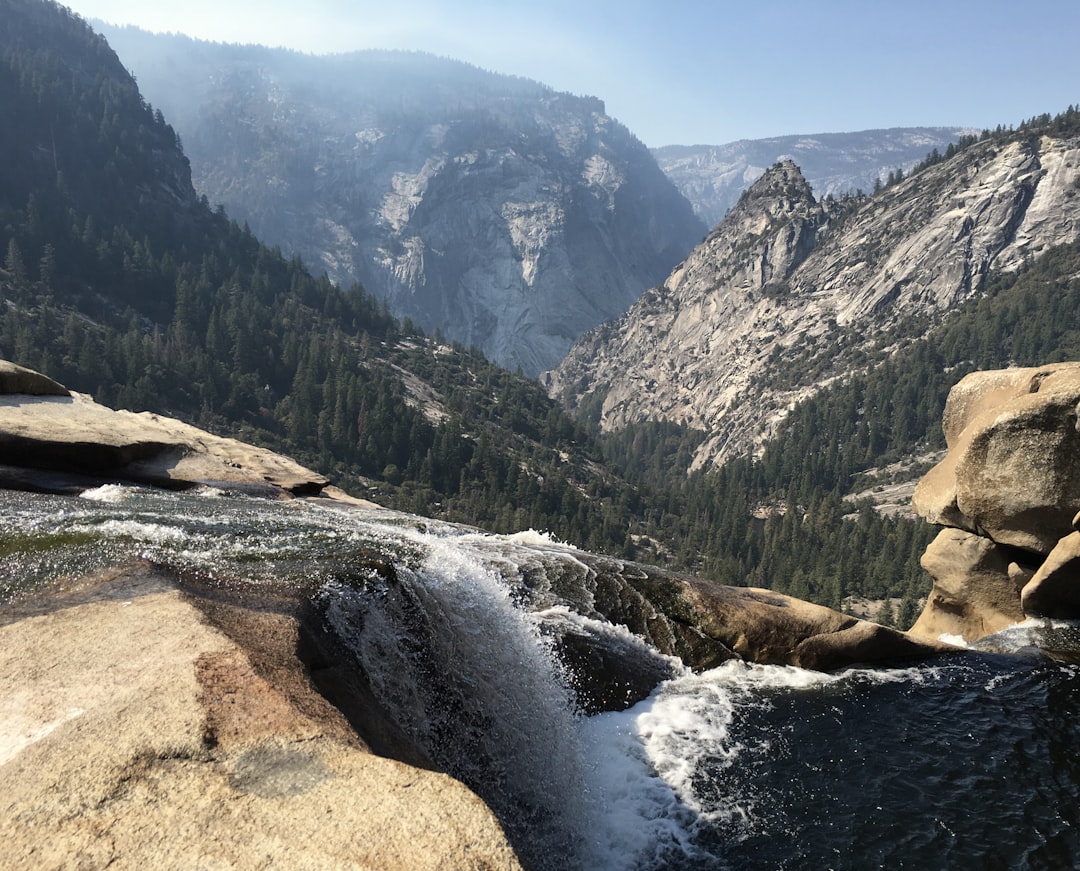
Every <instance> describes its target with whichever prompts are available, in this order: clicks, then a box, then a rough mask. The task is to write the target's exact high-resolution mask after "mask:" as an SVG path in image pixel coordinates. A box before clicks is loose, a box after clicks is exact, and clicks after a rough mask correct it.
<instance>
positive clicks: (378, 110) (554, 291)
mask: <svg viewBox="0 0 1080 871" xmlns="http://www.w3.org/2000/svg"><path fill="white" fill-rule="evenodd" d="M105 33H106V35H107V36H108V38H109V40H110V42H111V43H112V44H113V45H114V46H115V47H116V49H117V51H118V52H119V54H120V56H121V57H122V59H123V60H124V62H125V63H127V64H129V65H131V66H132V67H133V68H134V70H135V71H136V73H137V74H138V77H139V83H140V86H141V87H142V89H143V91H144V93H145V94H146V95H147V97H148V99H150V100H151V101H152V102H153V103H154V104H155V105H157V106H160V107H161V108H162V109H163V110H164V111H165V114H166V115H167V117H169V118H170V119H171V120H172V121H173V123H174V124H175V125H176V127H177V129H178V130H179V131H180V133H181V135H182V136H183V140H184V145H185V149H186V151H187V153H188V155H189V157H190V159H191V162H192V171H193V177H194V180H195V184H196V187H197V188H198V189H199V191H200V192H201V193H203V194H205V195H206V196H207V197H208V198H209V199H210V200H211V201H212V202H220V203H222V204H224V205H225V207H226V209H227V210H228V212H229V214H230V215H232V216H233V217H235V218H236V219H237V220H240V221H247V222H248V223H249V224H250V226H251V229H252V230H253V231H254V232H255V233H256V235H258V236H259V238H261V239H263V240H265V241H266V242H268V243H270V244H275V243H276V244H279V245H281V246H282V247H283V248H285V249H287V250H289V251H290V252H293V253H297V254H299V255H301V256H302V257H303V258H304V260H305V261H306V262H308V263H309V264H310V265H311V266H313V267H314V269H315V270H316V271H319V270H323V269H325V270H326V272H327V273H328V274H329V276H330V277H331V278H332V279H334V280H335V281H336V282H338V283H339V284H341V285H342V286H348V285H350V284H351V283H353V282H354V281H359V282H360V283H362V284H363V285H364V286H365V287H366V288H367V289H368V290H369V291H371V292H372V293H375V294H377V295H380V296H384V297H386V298H387V299H388V300H389V302H390V306H391V309H392V310H393V311H394V313H395V314H397V315H399V316H408V317H410V318H412V319H413V320H414V321H415V322H416V323H418V324H419V325H421V326H423V327H424V328H425V329H428V330H429V331H431V330H436V329H438V330H441V331H442V332H443V334H445V336H446V337H447V338H450V339H456V340H459V341H461V342H463V343H465V344H467V345H469V344H474V345H476V346H477V347H479V348H481V349H482V350H483V351H484V352H485V353H486V354H487V355H488V356H489V357H491V358H493V359H495V360H497V361H498V362H500V363H502V364H504V365H506V366H507V367H509V368H511V369H513V368H515V367H517V366H521V368H522V369H523V370H524V371H525V372H526V373H528V374H532V375H535V374H537V373H538V372H540V371H541V370H543V369H546V368H550V367H551V366H554V365H555V364H556V363H557V362H558V361H559V360H560V359H561V358H562V356H563V355H564V354H565V353H566V351H567V350H568V349H569V348H570V345H571V344H572V342H573V341H574V339H576V338H577V337H578V336H579V335H580V334H581V333H582V332H584V331H585V330H586V329H588V328H590V327H592V326H595V325H596V324H598V323H600V322H602V321H604V320H608V319H610V318H613V317H616V316H618V315H619V314H621V313H622V312H623V311H625V310H626V308H627V307H628V306H629V305H630V304H631V303H632V302H633V301H634V300H635V299H636V298H637V296H638V295H639V294H640V293H641V291H642V290H644V289H645V288H646V287H648V286H650V285H653V284H656V283H657V282H659V281H661V280H662V279H663V277H664V276H665V275H666V274H667V273H668V272H669V271H670V270H671V268H672V266H674V265H675V264H676V263H677V262H678V261H679V260H680V259H681V258H682V257H684V256H685V255H686V253H687V252H688V251H689V250H690V249H691V247H692V246H693V245H694V244H696V243H697V242H699V241H700V240H701V237H702V235H703V234H704V231H705V228H704V226H703V225H702V224H701V222H700V221H699V220H698V219H697V218H696V217H695V216H694V214H693V211H692V209H691V207H690V205H689V203H688V202H687V201H686V200H685V199H684V198H683V197H682V196H681V195H680V194H679V193H678V191H677V190H676V189H675V187H674V186H673V185H672V184H671V182H670V181H669V180H668V179H667V178H666V177H665V176H664V174H663V173H662V172H661V171H660V169H659V167H658V166H657V165H656V162H655V160H654V159H653V158H652V156H651V155H650V154H649V152H648V150H647V149H646V148H645V146H644V145H642V144H641V142H639V141H638V140H637V139H636V138H634V137H633V136H632V135H631V134H630V132H629V131H627V130H626V129H625V128H624V127H623V126H622V125H620V124H619V123H617V122H616V121H614V120H613V119H611V118H610V117H608V116H607V115H606V114H605V113H604V106H603V103H601V102H600V101H599V100H596V99H593V98H587V97H574V96H571V95H568V94H559V93H556V92H554V91H551V90H550V89H549V88H546V87H545V86H543V85H540V84H538V83H536V82H531V81H527V80H524V79H515V78H510V77H506V76H497V75H494V74H491V73H486V72H483V71H481V70H478V69H476V68H473V67H469V66H467V65H465V64H460V63H456V62H453V61H448V60H442V59H437V58H433V57H429V56H424V55H414V54H404V53H387V52H365V53H358V54H353V55H343V56H338V57H305V56H301V55H296V54H292V53H289V52H284V51H271V50H268V49H262V48H258V47H251V46H248V47H238V46H219V45H209V44H206V43H198V42H194V41H191V40H187V39H184V38H180V37H159V36H152V35H150V34H146V33H142V32H139V31H135V30H131V29H119V30H118V29H110V28H106V29H105Z"/></svg>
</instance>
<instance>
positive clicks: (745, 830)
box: [0, 488, 1080, 871]
mask: <svg viewBox="0 0 1080 871" xmlns="http://www.w3.org/2000/svg"><path fill="white" fill-rule="evenodd" d="M88 495H90V496H92V497H93V498H91V499H69V498H59V497H41V496H28V495H24V494H12V493H3V492H0V526H2V528H3V529H4V530H5V532H4V535H3V537H2V538H0V545H2V546H0V599H3V598H5V597H10V596H13V595H18V594H19V591H20V590H25V589H26V588H28V587H33V586H35V585H38V584H42V583H45V582H48V581H50V580H54V579H57V578H62V577H64V576H67V575H78V574H81V573H84V572H87V571H91V570H93V569H94V568H97V567H101V566H105V565H109V564H111V563H115V562H117V561H122V560H125V559H130V558H131V557H133V556H138V557H142V558H146V559H150V560H153V561H154V562H157V563H160V564H162V565H166V566H168V567H171V568H173V569H176V570H177V571H180V572H183V573H186V575H187V576H197V577H198V578H199V579H200V583H202V584H204V585H212V584H214V583H220V584H222V585H230V584H235V583H237V582H238V581H242V582H243V583H245V584H248V585H249V586H252V587H259V586H260V585H261V586H264V587H266V588H267V589H268V590H269V589H274V588H281V587H290V586H295V587H302V588H303V589H305V590H314V591H316V592H317V595H319V596H321V597H322V598H323V601H324V602H325V603H326V614H327V620H328V621H329V622H330V623H331V624H333V627H334V629H335V631H336V632H337V634H338V635H339V637H341V638H342V639H343V640H345V641H346V642H347V643H348V644H349V647H350V649H351V651H352V655H353V656H354V657H355V661H356V666H357V667H358V668H363V669H364V670H365V672H366V673H367V674H368V676H369V678H370V680H371V683H372V686H373V687H374V688H375V689H376V691H377V692H378V693H380V694H381V697H382V700H383V702H384V703H385V704H386V706H387V707H388V708H390V709H391V710H393V711H395V712H396V715H397V717H398V719H399V723H400V725H401V727H402V729H403V730H405V731H407V732H408V733H409V734H410V735H411V736H412V737H413V739H414V740H415V741H416V742H417V743H418V744H420V745H421V746H423V747H424V748H425V752H427V753H428V754H429V756H430V757H431V758H433V759H435V760H436V761H437V762H438V763H439V764H440V765H441V766H442V767H444V768H445V769H446V770H448V771H450V772H452V773H454V774H455V775H456V776H459V777H461V778H462V779H463V780H465V781H466V782H468V783H469V784H470V785H471V786H472V787H473V788H474V789H475V790H476V791H477V792H478V793H480V794H481V796H482V797H484V799H485V800H486V801H488V803H489V804H490V805H491V806H492V807H493V808H495V810H496V813H497V814H498V815H499V816H500V819H501V820H502V821H503V824H504V826H505V827H506V828H507V830H508V832H509V833H510V835H511V838H512V840H513V842H514V844H515V847H516V848H517V849H518V850H519V852H520V853H521V854H522V855H523V857H524V858H525V859H526V861H527V863H528V864H529V865H530V866H531V867H532V868H537V869H541V868H551V869H561V868H585V869H594V868H595V869H643V871H644V869H758V868H761V869H773V868H784V869H802V868H855V869H863V868H920V869H922V868H1003V869H1004V868H1008V869H1012V868H1019V869H1025V868H1032V869H1036V868H1073V867H1077V866H1078V865H1080V833H1078V827H1080V802H1078V796H1077V793H1078V784H1080V761H1078V754H1077V748H1078V747H1080V740H1078V739H1080V710H1078V708H1080V670H1078V668H1077V667H1076V666H1073V665H1065V664H1059V663H1055V662H1051V661H1049V660H1046V659H1044V658H1040V657H1037V656H1029V655H1025V656H1020V655H991V654H986V653H975V652H965V653H962V654H959V655H956V656H953V657H948V658H944V659H940V660H936V661H932V662H927V663H920V664H914V665H911V666H908V667H899V668H892V669H878V670H852V671H848V672H844V673H841V674H835V675H821V674H817V673H812V672H807V671H803V670H800V669H795V668H780V667H762V666H745V665H741V664H734V663H728V664H726V665H725V666H723V667H721V668H718V669H715V670H713V671H710V672H706V673H704V674H698V675H695V674H690V673H687V672H682V673H681V674H679V676H677V677H675V678H674V679H672V680H670V681H667V682H666V683H664V684H663V685H662V686H661V687H659V688H658V690H657V691H656V692H655V693H654V694H653V695H652V696H651V697H650V698H649V699H647V700H646V701H644V702H641V703H639V704H638V705H636V706H635V707H633V708H631V709H630V710H627V711H623V712H621V713H608V714H602V715H598V716H594V717H585V716H582V715H581V714H580V713H579V712H578V711H577V709H576V708H575V705H574V703H573V699H572V693H571V692H570V690H569V688H568V684H569V682H570V680H571V678H572V676H570V675H568V674H567V672H566V669H565V668H564V667H562V666H561V665H560V663H559V661H558V659H557V657H556V656H555V653H554V650H553V647H552V644H551V640H550V639H551V636H552V629H551V628H552V626H556V625H564V624H568V623H569V624H573V625H574V626H575V627H577V628H579V629H582V630H585V629H587V630H589V631H590V632H591V633H592V634H593V635H594V636H595V637H597V638H601V639H603V638H605V637H606V638H608V639H609V642H610V645H611V647H612V649H620V650H625V649H628V648H630V647H633V646H634V645H635V644H636V645H638V646H641V642H639V641H635V639H633V638H632V637H630V636H629V633H627V632H626V630H625V629H622V628H620V627H613V626H609V625H600V624H599V623H598V622H597V621H595V620H590V619H588V618H586V617H583V616H581V615H580V614H578V613H576V612H575V610H574V609H573V608H571V607H569V605H570V604H575V605H577V606H579V607H580V606H581V605H582V604H584V605H587V604H588V598H589V595H590V594H589V587H588V577H589V574H588V569H587V567H586V566H585V565H583V563H582V561H581V560H580V559H579V558H578V556H576V553H577V552H576V551H574V550H573V549H572V548H568V547H565V546H562V545H560V544H558V543H557V542H553V541H551V540H550V539H548V538H546V537H545V536H541V535H538V534H536V533H523V534H521V535H519V536H510V537H506V536H490V535H484V534H480V533H477V532H475V531H472V530H463V529H460V528H457V527H450V526H445V525H440V524H435V523H431V522H428V521H423V520H420V519H419V518H410V517H407V516H404V515H396V514H393V513H390V512H359V513H357V512H342V511H329V510H325V509H319V508H314V507H311V506H306V505H301V504H292V505H280V504H271V503H265V502H258V501H256V500H249V499H230V498H206V497H198V496H181V495H176V494H153V493H147V492H145V491H133V490H121V489H119V488H102V489H101V490H99V491H95V492H94V493H91V494H88ZM372 552H378V553H380V554H384V555H386V556H387V558H388V559H389V560H390V561H391V562H393V564H394V566H395V569H394V573H393V577H394V581H393V583H389V582H387V580H386V579H387V577H390V575H388V574H385V573H384V574H383V575H378V576H377V575H376V574H372V575H371V576H370V577H367V576H363V577H361V578H360V579H359V580H358V579H357V576H356V574H355V572H354V573H352V574H350V572H349V566H350V564H352V563H355V562H356V558H357V555H358V554H361V553H364V554H370V553H372ZM544 573H549V575H550V576H551V577H552V578H558V585H560V586H558V588H559V589H560V590H562V591H563V592H564V593H565V595H564V596H563V598H562V599H560V598H558V597H557V596H555V594H554V593H552V594H551V595H549V596H548V597H547V598H546V599H544V600H543V601H540V600H538V598H537V595H536V593H535V591H536V589H538V587H537V580H536V578H537V576H538V575H543V574H544ZM525 575H528V576H529V578H530V581H529V585H530V590H531V592H530V593H529V594H528V595H526V593H525V592H524V582H523V577H524V576H525ZM343 578H346V579H347V580H343ZM568 579H569V580H568ZM542 587H543V585H542V584H540V588H542ZM555 587H556V585H555V584H553V585H552V589H555ZM571 587H573V589H571ZM541 599H543V597H541ZM1038 633H1039V630H1038V629H1036V628H1033V629H1025V630H1017V631H1015V632H1013V633H1012V634H1010V635H1008V636H1007V637H1006V638H1005V639H1004V641H1003V645H1004V646H1005V647H1006V648H1010V649H1019V648H1022V647H1026V646H1028V645H1030V644H1032V643H1037V642H1038V641H1039V634H1038ZM1053 634H1054V638H1053V646H1054V647H1055V648H1062V647H1068V646H1070V645H1072V646H1074V647H1076V646H1080V645H1076V644H1075V643H1074V640H1073V637H1074V635H1075V634H1076V630H1075V629H1074V628H1073V627H1069V626H1065V627H1060V628H1059V629H1057V630H1055V632H1054V633H1053ZM1044 643H1045V642H1044Z"/></svg>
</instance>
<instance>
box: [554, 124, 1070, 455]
mask: <svg viewBox="0 0 1080 871" xmlns="http://www.w3.org/2000/svg"><path fill="white" fill-rule="evenodd" d="M1078 180H1080V139H1077V138H1076V137H1062V138H1057V137H1054V136H1050V135H1045V136H1042V137H1037V136H1032V137H1030V138H1027V139H1020V138H1019V137H1016V138H1015V139H1012V140H1004V139H1003V140H1000V141H997V140H993V139H990V140H987V141H984V142H980V143H977V144H975V145H972V146H970V147H969V148H966V149H964V150H963V151H961V152H959V153H958V154H957V155H956V156H955V157H953V158H951V159H949V160H943V161H941V162H940V163H936V164H933V165H932V166H929V167H927V168H926V169H924V170H922V171H921V172H919V173H916V174H914V175H912V176H909V177H908V178H906V179H904V180H903V181H901V182H900V183H898V184H895V185H892V186H890V187H888V188H886V189H885V190H883V191H882V192H881V193H879V194H877V195H876V196H874V197H872V198H863V199H861V200H859V199H850V200H837V201H830V200H829V199H828V198H826V199H825V200H824V201H823V202H818V201H816V200H815V199H814V198H813V196H812V194H811V193H810V192H809V187H808V185H807V184H806V182H805V181H804V180H803V178H802V176H801V174H799V173H797V172H796V171H795V169H794V167H793V165H792V164H791V163H786V162H785V163H781V164H778V165H777V166H774V167H772V168H771V169H770V170H769V171H767V172H766V173H765V174H764V175H763V176H762V177H761V178H760V179H759V180H758V181H757V182H755V184H754V185H753V186H752V187H751V188H750V189H749V191H748V192H747V194H746V195H745V196H744V197H743V198H742V199H741V200H740V202H739V203H738V204H737V205H735V206H734V207H733V208H732V209H731V211H730V212H729V213H728V215H727V217H726V218H725V219H724V220H723V221H722V222H721V223H720V224H719V225H718V226H717V227H716V229H715V230H714V231H713V232H712V233H711V234H710V235H709V236H708V238H707V239H706V240H705V242H704V243H702V245H701V246H699V247H698V248H697V249H695V250H694V252H693V253H692V254H691V255H690V256H689V257H688V258H687V259H686V261H685V262H684V263H682V264H681V265H680V266H678V267H677V268H676V269H675V270H674V271H673V272H672V274H671V275H670V276H669V277H668V279H667V281H666V282H664V284H663V286H662V287H659V288H657V289H655V290H651V291H648V292H646V293H645V294H643V295H642V297H641V299H640V300H639V301H638V302H637V303H636V304H635V305H634V306H633V307H632V308H631V309H630V311H629V312H627V314H626V315H624V316H623V317H622V318H620V319H619V320H617V321H615V322H613V323H610V324H605V325H603V326H601V327H599V328H597V329H596V330H593V331H591V332H590V333H588V334H586V335H585V336H583V337H582V338H581V340H579V342H578V343H577V344H576V345H575V347H574V348H573V349H572V350H571V352H570V354H569V355H568V356H567V358H566V359H565V360H564V361H563V363H562V364H560V366H559V367H558V368H557V369H556V370H555V371H554V372H552V373H550V374H549V375H547V376H545V379H544V380H545V383H546V385H547V387H548V390H549V392H550V393H551V395H553V396H555V397H557V398H559V399H560V400H561V401H563V402H564V403H565V404H566V405H568V406H569V407H572V408H581V409H586V408H587V409H589V410H590V412H591V411H593V410H595V409H599V417H600V423H601V425H602V427H603V428H604V429H606V430H618V429H620V428H623V427H625V426H627V425H628V424H631V423H635V422H641V421H650V420H652V421H656V420H667V421H670V422H673V423H679V424H682V425H684V426H687V427H691V428H695V429H698V430H701V431H703V432H705V433H706V434H707V436H708V437H707V438H706V439H705V440H704V441H703V442H702V444H701V447H700V448H699V450H698V452H697V456H696V463H697V465H698V466H699V467H700V466H704V465H708V464H710V463H714V462H721V461H723V460H724V459H725V458H727V457H730V456H733V455H737V454H739V453H742V452H745V451H746V450H747V449H756V448H758V447H760V446H761V445H762V444H764V442H765V441H766V440H767V439H768V438H769V436H770V435H771V434H772V432H773V431H774V430H775V427H776V425H777V424H778V423H779V422H780V421H782V420H783V419H784V417H785V416H786V415H787V414H788V412H789V410H790V408H792V407H793V405H794V403H796V402H797V401H799V400H800V399H803V398H805V397H807V396H810V395H812V394H813V393H815V392H816V391H818V390H820V389H822V387H824V386H825V385H827V384H829V383H830V382H831V381H832V380H833V379H836V378H842V377H844V376H845V375H847V373H849V372H850V371H851V369H852V367H856V366H859V367H861V366H865V365H866V361H867V360H868V359H870V360H873V359H875V357H874V356H873V355H875V354H879V355H880V346H879V345H875V343H876V342H879V341H880V340H882V335H883V334H884V333H885V331H887V330H890V329H895V330H896V332H895V333H893V334H890V338H889V342H895V341H896V337H897V335H899V336H903V335H904V332H903V331H904V330H905V329H908V330H910V329H911V328H910V326H907V327H905V326H904V325H905V323H906V319H909V318H912V317H918V318H923V319H925V318H933V317H934V316H936V315H937V314H939V313H943V312H946V311H948V310H949V309H951V308H952V307H954V306H955V305H956V304H957V303H959V302H961V301H963V300H965V299H967V298H969V297H971V296H972V295H974V294H977V293H978V292H979V291H980V289H981V288H982V285H983V282H984V279H985V277H986V275H987V272H988V271H989V270H990V269H992V268H1004V269H1012V268H1015V267H1017V266H1018V265H1020V264H1021V263H1022V262H1023V260H1024V258H1026V257H1035V256H1038V255H1039V254H1041V253H1042V252H1044V251H1046V250H1048V249H1049V248H1051V247H1052V246H1055V245H1060V244H1063V243H1066V242H1069V241H1072V240H1075V239H1077V238H1078V236H1080V197H1077V196H1076V195H1075V192H1076V185H1077V182H1078ZM924 322H925V321H920V323H924ZM912 338H914V334H912Z"/></svg>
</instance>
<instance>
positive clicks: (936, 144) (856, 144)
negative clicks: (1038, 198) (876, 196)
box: [652, 127, 978, 227]
mask: <svg viewBox="0 0 1080 871" xmlns="http://www.w3.org/2000/svg"><path fill="white" fill-rule="evenodd" d="M976 132H978V131H975V130H969V129H965V128H962V127H894V128H890V129H887V130H860V131H857V132H852V133H814V134H810V135H802V136H799V135H796V136H777V137H773V138H770V139H753V140H751V139H740V140H739V141H738V142H728V143H727V144H725V145H668V146H665V147H663V148H654V149H652V153H653V156H654V157H655V158H656V161H657V163H659V164H660V168H661V169H662V170H663V171H664V172H665V173H667V176H668V178H670V179H671V180H672V181H673V182H675V186H676V187H677V188H678V189H679V190H680V191H681V192H682V194H683V196H685V197H686V198H687V199H688V200H690V203H691V204H692V205H693V207H694V211H695V212H696V213H697V215H698V217H699V218H701V219H702V220H703V221H704V222H705V223H706V224H707V225H708V226H709V227H714V226H716V224H717V223H718V222H719V221H720V219H721V218H723V217H724V215H725V214H727V211H728V209H730V208H731V207H732V206H733V205H735V202H736V201H737V200H738V199H739V195H740V194H741V193H742V192H743V191H744V190H746V188H748V187H749V186H750V185H751V184H752V183H753V182H755V181H757V179H759V178H760V177H761V175H762V173H764V172H765V170H766V168H768V167H770V166H772V165H773V164H774V163H776V162H777V161H779V160H792V161H794V162H795V163H796V164H797V165H798V166H799V168H800V170H801V171H802V174H803V176H804V177H805V178H806V180H807V181H808V182H809V183H810V187H811V188H812V189H813V191H814V195H815V196H816V197H818V198H819V199H820V198H821V197H825V196H827V195H829V194H832V195H833V196H836V197H838V196H842V195H843V194H847V193H855V192H856V191H859V190H862V191H864V192H866V193H870V192H871V191H872V190H874V187H875V186H876V185H877V184H879V183H881V184H884V183H885V180H886V179H887V178H888V176H889V173H891V172H895V171H896V170H897V169H900V170H902V171H903V172H905V173H907V172H910V171H911V168H912V167H913V166H915V165H916V164H917V163H919V162H920V161H921V160H923V159H924V158H925V157H926V155H928V154H929V153H930V152H931V151H933V150H934V149H937V150H938V151H940V152H944V151H945V149H946V148H947V147H948V145H949V144H950V143H953V142H956V141H957V140H958V139H959V138H960V137H961V136H966V135H971V134H972V133H976Z"/></svg>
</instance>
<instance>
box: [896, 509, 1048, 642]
mask: <svg viewBox="0 0 1080 871" xmlns="http://www.w3.org/2000/svg"><path fill="white" fill-rule="evenodd" d="M1010 559H1011V557H1010V555H1009V554H1008V553H1006V552H1005V550H1004V549H1003V548H1002V547H1001V546H1000V545H997V544H995V543H994V542H992V541H990V540H989V539H987V538H982V537H980V536H978V535H974V534H973V533H970V532H965V531H963V530H959V529H944V530H942V531H941V532H940V533H939V534H938V536H937V538H935V539H934V540H933V541H932V542H931V543H930V545H929V547H927V549H926V551H925V552H924V553H923V556H922V567H923V568H924V569H926V571H927V572H929V573H930V575H931V577H933V579H934V586H933V589H932V590H931V591H930V595H929V597H928V598H927V601H926V606H925V607H924V608H923V611H922V613H921V614H920V615H919V619H918V620H916V621H915V625H914V626H912V627H911V630H910V631H911V634H912V635H917V636H920V637H924V638H932V639H936V638H940V637H941V636H942V635H953V636H959V637H961V638H963V639H964V640H966V641H974V640H975V639H977V638H982V637H983V636H984V635H989V634H991V633H993V632H997V631H999V630H1001V629H1004V628H1005V627H1007V626H1011V625H1013V624H1014V623H1019V622H1021V621H1022V620H1023V619H1024V611H1023V609H1022V608H1021V606H1020V596H1019V593H1020V586H1018V583H1017V582H1018V580H1019V581H1020V584H1021V586H1022V583H1023V581H1024V580H1026V577H1027V576H1026V575H1023V574H1021V575H1020V576H1019V577H1018V576H1017V570H1018V567H1016V566H1015V563H1011V562H1010Z"/></svg>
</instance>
